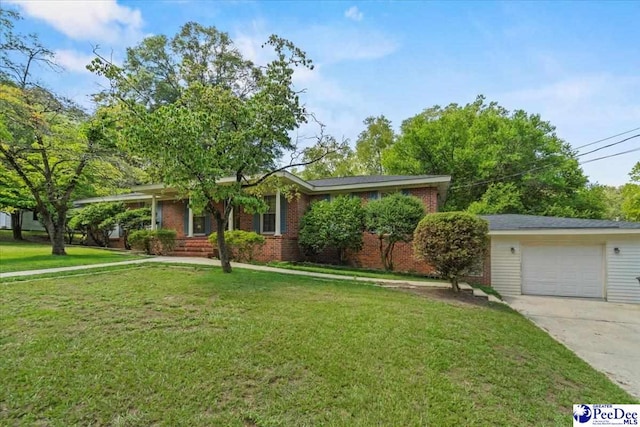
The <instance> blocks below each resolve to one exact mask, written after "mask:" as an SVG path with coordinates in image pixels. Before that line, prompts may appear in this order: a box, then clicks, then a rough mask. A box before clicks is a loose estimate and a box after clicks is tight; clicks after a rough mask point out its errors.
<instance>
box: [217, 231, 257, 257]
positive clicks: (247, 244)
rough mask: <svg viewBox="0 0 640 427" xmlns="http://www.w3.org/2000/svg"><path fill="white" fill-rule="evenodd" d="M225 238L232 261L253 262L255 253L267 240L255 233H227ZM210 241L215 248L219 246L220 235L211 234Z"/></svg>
mask: <svg viewBox="0 0 640 427" xmlns="http://www.w3.org/2000/svg"><path fill="white" fill-rule="evenodd" d="M224 238H225V241H226V243H227V247H228V248H229V253H230V255H231V259H232V260H237V261H253V252H254V251H255V249H256V248H257V247H258V246H262V245H264V243H265V238H264V237H263V236H261V235H260V234H258V233H255V232H253V231H243V230H232V231H225V233H224ZM209 241H210V242H211V244H212V245H213V246H216V245H217V244H218V233H211V234H210V235H209Z"/></svg>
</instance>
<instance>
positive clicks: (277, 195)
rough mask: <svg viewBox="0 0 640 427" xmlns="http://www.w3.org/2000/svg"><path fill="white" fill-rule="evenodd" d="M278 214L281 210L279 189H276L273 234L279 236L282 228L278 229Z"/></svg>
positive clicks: (280, 213)
mask: <svg viewBox="0 0 640 427" xmlns="http://www.w3.org/2000/svg"><path fill="white" fill-rule="evenodd" d="M280 215H282V212H280V190H279V189H278V190H276V232H275V233H274V235H275V236H280V235H282V230H281V229H280Z"/></svg>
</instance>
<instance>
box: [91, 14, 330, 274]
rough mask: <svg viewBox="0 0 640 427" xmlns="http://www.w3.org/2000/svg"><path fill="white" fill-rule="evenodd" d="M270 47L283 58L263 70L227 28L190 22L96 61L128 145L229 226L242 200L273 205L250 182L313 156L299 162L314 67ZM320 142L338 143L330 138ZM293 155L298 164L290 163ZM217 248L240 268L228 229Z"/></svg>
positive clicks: (272, 43) (289, 51) (284, 47)
mask: <svg viewBox="0 0 640 427" xmlns="http://www.w3.org/2000/svg"><path fill="white" fill-rule="evenodd" d="M265 47H268V48H271V49H272V50H273V52H274V54H275V59H273V60H272V61H271V62H269V63H268V64H266V65H265V66H257V65H255V64H253V63H252V62H251V61H248V60H246V59H245V58H243V57H242V55H241V53H240V51H239V50H238V49H237V47H236V46H235V45H234V44H233V41H232V40H231V39H230V38H229V36H228V35H227V34H226V33H224V32H221V31H219V30H217V29H216V28H214V27H205V26H202V25H200V24H197V23H194V22H189V23H187V24H185V25H184V26H183V27H182V28H181V29H180V31H179V32H178V34H176V35H175V36H174V37H172V38H168V37H166V36H163V35H158V36H152V37H148V38H146V39H145V40H143V41H142V42H141V43H140V44H139V45H138V46H136V47H133V48H130V49H128V50H127V59H126V61H125V62H124V64H123V65H122V66H121V67H120V66H116V65H115V64H113V63H111V62H109V61H108V60H106V59H105V58H103V57H97V58H96V59H94V61H93V63H92V65H91V66H90V69H91V70H93V71H94V72H96V73H98V74H101V75H104V76H105V77H107V78H108V79H109V80H110V81H111V84H112V90H111V91H110V92H107V93H104V94H102V100H103V101H104V102H106V103H109V104H110V105H112V110H113V111H117V112H118V114H119V117H118V119H119V123H120V124H121V138H120V142H121V144H122V146H123V147H124V148H125V149H126V150H128V151H129V152H131V153H132V154H135V155H136V156H138V157H142V158H145V159H148V161H149V163H150V168H151V169H152V170H153V173H154V177H155V178H156V179H157V180H159V181H161V182H163V183H164V184H167V185H168V186H170V187H173V188H176V189H178V190H179V192H180V193H181V195H183V196H185V197H186V196H188V197H189V198H190V204H191V206H192V207H193V208H194V210H195V211H196V212H200V211H203V210H207V211H209V212H211V213H213V215H214V218H215V219H216V224H217V229H218V230H224V229H226V226H227V222H228V218H229V214H230V212H231V209H232V208H233V207H234V206H243V207H244V208H245V210H247V211H256V210H259V209H264V208H265V206H264V203H263V202H262V201H261V199H260V198H259V197H257V196H254V195H252V194H251V193H250V192H248V191H246V190H247V189H248V188H251V187H255V186H258V185H260V184H262V183H264V182H265V181H267V180H268V179H269V178H270V177H271V176H273V175H275V174H277V172H279V171H281V170H284V169H286V168H288V167H294V166H296V165H298V166H301V165H304V164H306V163H309V162H312V161H313V160H314V159H311V160H308V161H304V162H299V163H296V162H295V160H293V159H296V158H297V157H296V155H295V153H296V152H297V148H298V147H297V140H294V139H292V138H291V133H292V132H293V131H294V130H296V129H297V128H298V127H300V126H301V125H302V124H304V123H307V122H308V120H309V118H310V117H311V116H310V115H309V114H308V113H307V111H306V109H305V107H304V105H303V104H302V103H301V102H300V99H299V92H297V91H296V90H295V89H294V87H293V81H292V77H293V73H294V69H295V68H296V67H305V68H309V69H311V68H313V66H312V63H311V61H310V60H309V59H307V57H306V54H305V53H304V52H303V51H302V50H300V49H299V48H297V47H296V46H295V45H294V44H293V43H291V42H289V41H288V40H285V39H283V38H280V37H278V36H275V35H273V36H271V37H270V38H269V39H268V40H267V42H266V43H265ZM319 140H320V143H321V145H322V146H324V144H326V145H330V144H331V141H330V140H328V139H325V138H324V136H323V135H321V136H320V137H319ZM286 153H290V154H291V155H292V161H291V162H289V163H288V164H287V163H284V164H283V163H282V158H283V156H284V155H285V154H286ZM298 154H300V153H298ZM322 155H324V152H323V153H321V154H320V157H321V156H322ZM228 177H232V181H231V182H228V181H226V182H224V183H223V184H224V185H220V184H221V180H222V179H223V178H228ZM216 202H224V203H222V204H217V203H216ZM220 205H222V206H223V207H222V208H220ZM218 247H219V248H218V249H219V252H220V257H221V261H222V265H223V268H224V270H225V271H231V267H230V264H229V260H228V255H229V254H228V251H227V248H226V245H225V240H224V233H220V234H219V236H218Z"/></svg>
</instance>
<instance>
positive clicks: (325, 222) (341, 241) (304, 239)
mask: <svg viewBox="0 0 640 427" xmlns="http://www.w3.org/2000/svg"><path fill="white" fill-rule="evenodd" d="M364 225H365V212H364V209H363V207H362V203H361V201H360V199H359V198H357V197H349V196H338V197H336V198H335V199H333V200H332V201H326V200H322V201H318V202H314V203H312V204H311V206H310V207H309V210H308V211H307V212H306V213H305V214H304V215H303V217H302V219H301V221H300V231H299V234H298V244H299V245H300V247H301V248H302V249H303V251H304V252H305V253H306V254H308V255H312V254H317V253H319V252H322V251H323V250H324V249H327V248H330V249H335V250H337V251H338V256H339V259H340V262H344V261H345V260H346V251H347V250H351V251H359V250H360V249H362V245H363V240H362V232H363V231H364Z"/></svg>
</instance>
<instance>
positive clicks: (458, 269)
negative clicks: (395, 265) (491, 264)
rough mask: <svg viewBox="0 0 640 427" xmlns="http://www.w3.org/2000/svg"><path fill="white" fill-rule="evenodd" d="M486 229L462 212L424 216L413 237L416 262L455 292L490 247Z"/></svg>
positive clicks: (482, 223) (478, 219)
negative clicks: (446, 281) (421, 260)
mask: <svg viewBox="0 0 640 427" xmlns="http://www.w3.org/2000/svg"><path fill="white" fill-rule="evenodd" d="M488 233H489V225H488V222H487V221H485V220H483V219H482V218H480V217H478V216H476V215H473V214H469V213H464V212H442V213H434V214H429V215H427V216H425V217H424V218H423V219H422V221H420V223H419V224H418V227H417V228H416V231H415V233H414V236H413V250H414V253H415V255H416V257H417V258H419V259H423V260H425V261H426V262H427V263H429V264H430V265H431V266H432V267H434V268H435V269H436V271H437V272H438V274H439V275H440V276H442V277H443V278H445V279H448V280H449V281H450V282H451V286H452V287H453V290H454V291H456V292H458V291H459V287H458V280H459V278H460V277H461V276H464V275H466V274H468V273H469V272H470V271H471V270H472V269H473V268H474V267H475V266H477V264H478V262H482V261H483V260H484V257H485V255H486V253H487V248H488V243H489V237H488Z"/></svg>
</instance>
